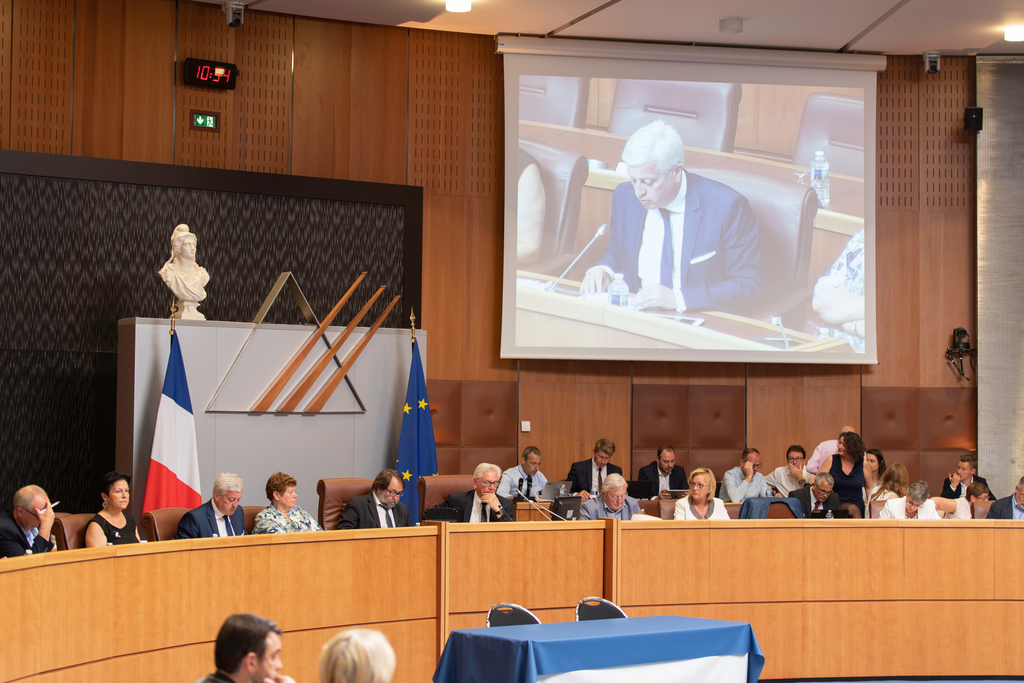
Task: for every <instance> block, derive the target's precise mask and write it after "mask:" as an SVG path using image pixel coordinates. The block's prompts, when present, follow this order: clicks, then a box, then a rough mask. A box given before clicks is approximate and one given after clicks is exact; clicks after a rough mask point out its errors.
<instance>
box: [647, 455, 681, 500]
mask: <svg viewBox="0 0 1024 683" xmlns="http://www.w3.org/2000/svg"><path fill="white" fill-rule="evenodd" d="M637 480H638V481H649V482H652V483H653V484H654V490H655V491H656V492H657V495H656V496H655V497H656V498H663V499H665V500H668V499H669V498H671V496H670V495H669V493H668V490H669V489H674V490H678V489H685V488H687V483H686V470H685V469H683V468H682V467H681V466H680V465H677V464H676V452H675V450H673V449H672V447H671V446H662V447H660V448H659V449H658V459H657V460H655V461H654V462H652V463H651V464H650V465H644V466H643V467H641V468H640V472H639V473H638V474H637Z"/></svg>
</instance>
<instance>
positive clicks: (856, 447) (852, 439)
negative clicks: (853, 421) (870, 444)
mask: <svg viewBox="0 0 1024 683" xmlns="http://www.w3.org/2000/svg"><path fill="white" fill-rule="evenodd" d="M839 441H840V442H842V445H843V447H844V448H845V449H846V455H847V457H848V459H850V460H852V461H853V462H854V463H858V462H861V461H862V460H864V453H865V452H866V449H865V448H864V440H863V439H861V438H860V434H858V433H857V432H843V433H842V434H840V435H839Z"/></svg>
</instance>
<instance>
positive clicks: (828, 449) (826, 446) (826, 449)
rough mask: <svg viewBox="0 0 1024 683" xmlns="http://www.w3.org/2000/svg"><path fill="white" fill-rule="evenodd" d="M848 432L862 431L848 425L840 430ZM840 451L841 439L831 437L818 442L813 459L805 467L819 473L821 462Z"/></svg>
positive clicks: (840, 431)
mask: <svg viewBox="0 0 1024 683" xmlns="http://www.w3.org/2000/svg"><path fill="white" fill-rule="evenodd" d="M846 432H853V433H855V434H859V433H860V432H859V431H858V430H857V428H856V427H849V426H847V427H843V428H842V429H840V430H839V433H840V434H845V433H846ZM838 452H839V439H829V440H828V441H822V442H821V443H819V444H818V447H817V448H815V449H814V455H812V456H811V459H810V460H808V461H807V464H806V465H804V469H805V470H807V471H808V472H809V473H811V474H817V473H818V470H819V469H821V463H823V462H825V458H827V457H829V456H830V455H835V454H836V453H838Z"/></svg>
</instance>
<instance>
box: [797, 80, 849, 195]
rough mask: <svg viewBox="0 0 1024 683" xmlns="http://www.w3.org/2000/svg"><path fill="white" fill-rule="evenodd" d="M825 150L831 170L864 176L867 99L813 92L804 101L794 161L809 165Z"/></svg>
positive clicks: (842, 173)
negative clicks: (815, 156) (865, 100)
mask: <svg viewBox="0 0 1024 683" xmlns="http://www.w3.org/2000/svg"><path fill="white" fill-rule="evenodd" d="M818 150H821V151H822V152H824V153H825V159H827V160H828V165H829V173H838V174H840V175H848V176H853V177H854V178H863V177H864V100H863V99H855V98H852V97H845V96H843V95H833V94H831V93H812V94H811V95H808V96H807V99H806V100H805V101H804V113H803V117H802V118H801V119H800V132H799V133H798V134H797V138H796V147H795V148H794V150H793V163H794V164H795V165H797V166H803V167H805V168H809V167H810V165H811V162H812V161H813V160H814V153H815V152H816V151H818Z"/></svg>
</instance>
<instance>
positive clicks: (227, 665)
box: [213, 614, 281, 680]
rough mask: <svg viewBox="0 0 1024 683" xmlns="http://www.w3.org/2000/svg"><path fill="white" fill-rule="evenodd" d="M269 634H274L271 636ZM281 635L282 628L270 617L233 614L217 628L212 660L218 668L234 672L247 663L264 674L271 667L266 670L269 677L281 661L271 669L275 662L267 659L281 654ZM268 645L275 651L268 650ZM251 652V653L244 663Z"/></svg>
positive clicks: (278, 667)
mask: <svg viewBox="0 0 1024 683" xmlns="http://www.w3.org/2000/svg"><path fill="white" fill-rule="evenodd" d="M271 634H274V637H273V638H271V637H270V635H271ZM280 635H281V630H280V629H279V628H278V627H277V624H275V623H274V622H272V621H270V620H269V619H264V618H263V617H258V616H256V615H255V614H232V615H231V616H230V617H228V618H227V620H225V622H224V624H223V625H222V626H221V627H220V631H219V632H218V633H217V642H216V644H215V645H214V647H213V661H214V664H215V665H216V666H217V671H220V672H222V673H225V674H235V673H238V671H239V669H240V668H242V667H243V666H248V668H252V669H253V670H254V671H256V672H261V673H264V674H267V673H268V671H269V669H271V668H273V669H274V670H273V671H269V676H271V677H272V676H273V675H274V674H276V673H277V669H280V662H277V663H276V668H274V666H275V665H274V663H272V662H270V661H269V660H277V657H278V655H279V654H280V639H279V636H280ZM271 641H274V642H271ZM268 648H274V649H275V650H276V651H274V652H272V653H271V652H268ZM250 654H251V655H253V656H252V657H251V658H250V659H249V661H248V662H246V659H247V658H248V657H249V655H250ZM268 655H271V656H269V657H268ZM256 680H262V678H259V679H256Z"/></svg>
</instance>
